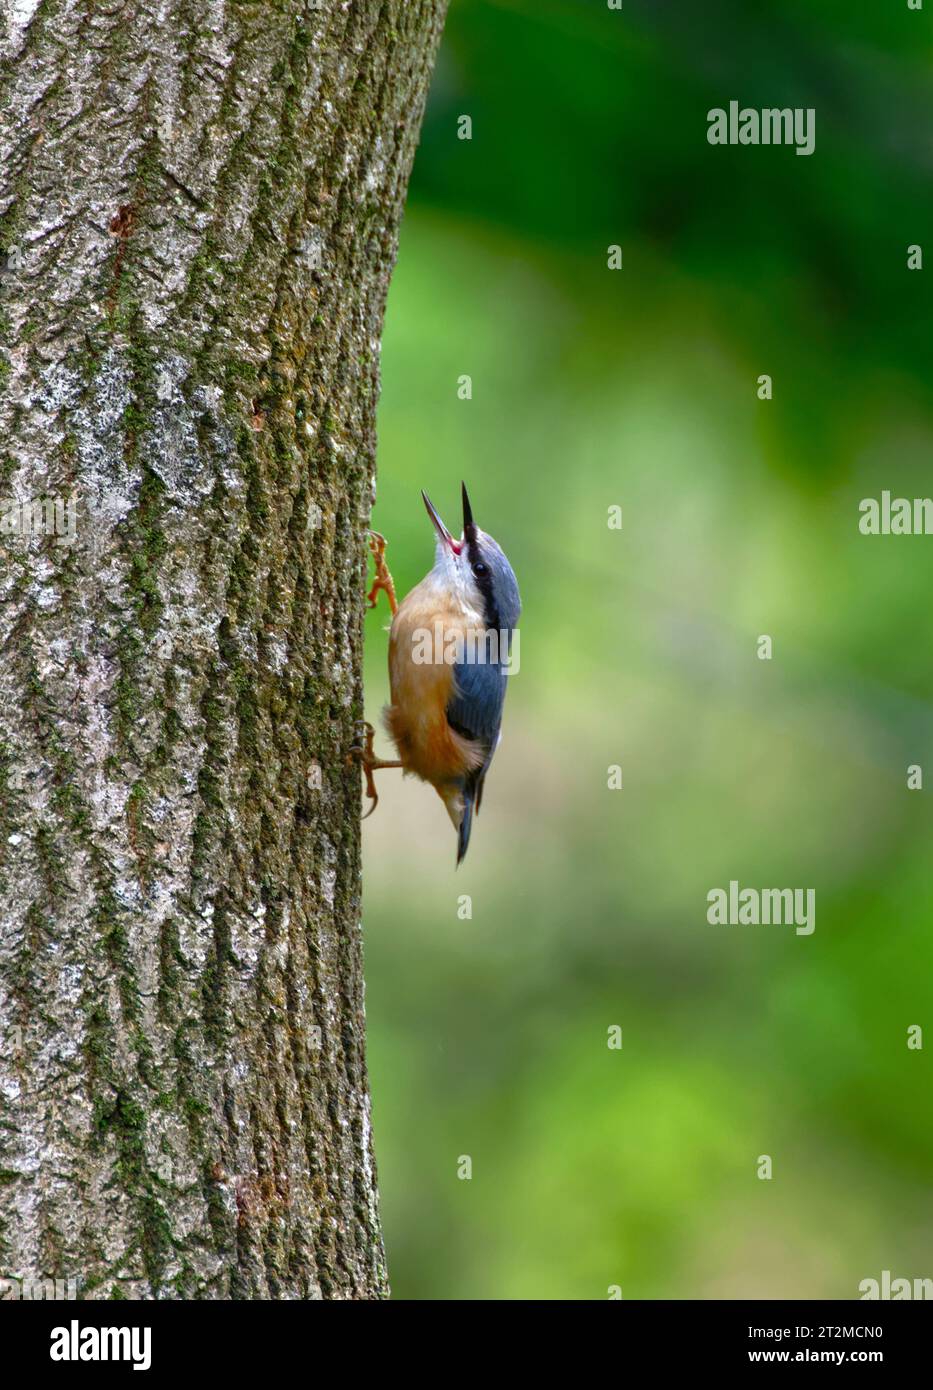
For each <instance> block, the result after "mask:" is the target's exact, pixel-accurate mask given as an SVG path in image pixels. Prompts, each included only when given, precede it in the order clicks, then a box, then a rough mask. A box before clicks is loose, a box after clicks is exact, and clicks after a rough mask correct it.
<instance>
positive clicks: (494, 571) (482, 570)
mask: <svg viewBox="0 0 933 1390" xmlns="http://www.w3.org/2000/svg"><path fill="white" fill-rule="evenodd" d="M462 487H463V534H462V535H461V537H460V539H459V540H455V539H454V537H453V536H452V535H451V534H450V532H449V531H448V529H447V527H446V526H445V525H444V523H443V521H441V519H440V517H439V515H438V513H437V510H436V508H435V507H434V505H433V503H432V502H431V499H430V498H429V497H428V495H427V493H425V492H422V494H421V496H422V497H423V498H424V505H425V506H426V507H427V509H428V516H429V517H430V518H431V521H432V522H433V524H434V529H435V531H436V532H437V562H436V565H435V571H436V572H437V571H439V572H440V575H441V577H442V579H443V581H444V582H445V583H446V584H447V585H449V587H450V588H452V589H454V590H455V591H456V592H457V593H458V594H459V596H460V597H461V598H462V599H464V600H465V602H467V603H468V604H469V605H470V607H471V608H474V609H475V610H476V611H477V612H478V613H482V614H483V617H484V620H485V623H486V626H487V628H492V629H495V630H496V631H500V630H508V631H510V630H511V629H512V628H513V627H515V626H516V625H517V623H518V619H519V614H520V613H521V608H522V605H521V599H520V598H519V595H518V582H517V581H516V578H515V575H514V573H513V571H512V566H511V565H510V564H509V562H508V560H507V559H506V558H505V554H504V552H503V550H502V548H501V546H500V545H499V544H498V543H497V542H496V541H494V540H493V538H492V536H490V535H487V533H486V532H485V531H481V530H480V528H479V527H478V526H477V525H476V523H475V521H474V520H473V508H472V507H471V506H470V499H469V496H468V495H467V490H466V483H464V484H462Z"/></svg>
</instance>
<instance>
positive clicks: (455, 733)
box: [354, 485, 521, 864]
mask: <svg viewBox="0 0 933 1390" xmlns="http://www.w3.org/2000/svg"><path fill="white" fill-rule="evenodd" d="M421 495H422V497H423V498H424V505H425V506H426V507H427V509H428V516H429V517H430V518H431V521H432V522H433V524H434V529H435V531H436V532H437V547H436V556H435V561H434V568H433V569H432V570H431V572H430V573H429V574H427V575H425V577H424V579H422V581H421V583H420V584H418V585H416V586H415V588H414V589H412V591H411V593H410V594H409V595H408V597H407V598H405V599H404V600H403V601H402V603H401V605H398V604H396V601H395V588H394V585H393V583H392V577H391V575H390V574H389V572H388V570H387V569H386V565H385V560H384V558H383V556H384V552H385V541H384V540H383V538H382V537H381V536H379V535H378V534H377V533H375V532H373V533H372V536H371V541H370V548H371V550H372V552H373V555H374V556H375V560H376V581H375V583H374V584H373V587H372V590H371V592H370V594H369V601H370V606H371V607H374V606H375V602H376V595H377V594H378V592H379V590H380V589H384V590H385V591H386V593H387V595H388V598H389V604H390V606H391V608H392V613H393V618H392V627H391V630H390V634H389V686H390V690H391V696H392V703H391V704H390V705H388V706H387V708H386V709H385V711H384V719H385V723H386V728H387V729H388V731H389V734H390V736H391V738H392V741H393V743H394V744H395V747H396V749H397V750H398V760H397V761H392V762H386V761H383V760H382V759H380V758H377V757H376V756H375V754H374V753H373V730H372V727H371V726H370V725H366V726H365V728H366V741H365V745H364V746H362V747H360V748H357V749H355V750H354V751H355V752H356V753H357V754H358V756H359V757H360V761H361V762H362V765H363V769H364V771H365V773H366V790H367V795H368V796H369V797H370V798H371V799H372V802H373V805H372V806H371V807H370V811H369V812H367V814H370V813H371V812H372V811H373V810H375V805H376V801H377V796H376V787H375V782H374V780H373V771H374V770H375V769H376V768H381V767H400V768H402V769H403V771H404V772H413V773H414V774H415V776H416V777H420V778H421V779H422V781H424V782H430V784H431V786H432V787H434V789H435V790H436V792H437V793H438V795H439V796H440V798H441V800H442V801H443V803H444V805H445V806H446V807H447V814H448V815H449V816H450V819H451V820H452V822H453V824H454V829H455V830H456V831H457V863H458V864H459V863H460V862H461V860H462V859H463V856H464V855H465V854H466V852H467V846H468V845H469V843H470V830H471V829H472V824H473V813H474V811H478V810H479V808H480V802H481V801H482V798H483V783H484V782H485V780H486V773H487V772H488V771H489V764H490V763H491V762H492V758H493V754H494V753H495V751H496V747H497V745H498V743H499V736H500V730H501V726H502V707H503V704H504V702H505V687H506V681H507V680H508V667H509V661H510V654H511V649H512V635H513V632H514V630H515V628H516V626H517V624H518V618H519V614H520V612H521V600H520V599H519V595H518V584H517V583H516V580H515V575H514V574H513V572H512V566H511V565H510V564H509V562H508V560H507V559H506V558H505V555H504V554H503V552H502V550H501V548H500V547H499V545H497V543H496V542H495V541H494V540H493V538H492V536H489V535H487V534H486V532H485V531H481V530H480V528H479V527H478V526H477V525H476V523H475V522H474V520H473V511H472V508H471V506H470V499H469V497H468V496H467V490H466V485H464V487H463V534H462V536H461V537H460V539H459V540H455V539H454V537H453V536H452V535H451V534H450V532H449V531H448V530H447V527H446V526H445V525H444V523H443V521H441V519H440V517H439V516H438V514H437V511H436V510H435V508H434V506H433V505H432V503H431V501H430V500H429V498H428V497H427V496H426V495H425V494H424V493H422V494H421Z"/></svg>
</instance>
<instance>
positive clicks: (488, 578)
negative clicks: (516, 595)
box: [467, 539, 500, 631]
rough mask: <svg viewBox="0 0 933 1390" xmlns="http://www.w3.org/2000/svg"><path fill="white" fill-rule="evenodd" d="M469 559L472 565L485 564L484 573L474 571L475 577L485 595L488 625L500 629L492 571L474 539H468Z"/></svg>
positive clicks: (485, 611) (477, 585)
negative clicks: (493, 590)
mask: <svg viewBox="0 0 933 1390" xmlns="http://www.w3.org/2000/svg"><path fill="white" fill-rule="evenodd" d="M467 559H468V560H469V562H470V564H471V566H472V565H483V566H485V572H484V573H482V574H475V573H474V576H473V577H474V579H475V580H476V587H477V588H478V589H479V591H480V593H481V594H482V596H483V609H484V613H483V616H484V617H485V619H486V626H487V627H490V628H493V629H494V630H495V631H498V630H499V626H500V624H499V610H498V608H497V607H496V601H495V599H494V597H493V592H492V571H491V569H490V568H489V566H488V565H487V564H486V561H485V560H484V559H483V557H482V555H481V553H480V548H479V546H478V545H477V543H476V541H474V540H472V539H471V540H468V541H467Z"/></svg>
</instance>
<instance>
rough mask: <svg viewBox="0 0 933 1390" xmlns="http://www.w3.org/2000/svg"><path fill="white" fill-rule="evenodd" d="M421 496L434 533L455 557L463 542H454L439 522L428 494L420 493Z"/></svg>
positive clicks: (441, 522)
mask: <svg viewBox="0 0 933 1390" xmlns="http://www.w3.org/2000/svg"><path fill="white" fill-rule="evenodd" d="M421 496H422V497H423V498H424V505H425V506H426V507H427V509H428V516H429V517H430V518H431V520H432V521H433V523H434V529H435V531H436V532H437V534H438V535H439V536H440V538H441V540H442V541H443V542H444V543H445V545H449V546H450V548H451V550H452V551H453V553H454V554H455V555H459V554H460V552H461V550H462V549H463V542H462V541H455V540H454V538H453V536H452V535H451V534H450V532H449V531H448V530H447V527H446V526H445V525H444V523H443V521H441V519H440V517H439V516H438V514H437V510H436V508H435V506H434V503H433V502H432V501H431V499H430V497H429V496H428V494H427V493H426V492H422V494H421Z"/></svg>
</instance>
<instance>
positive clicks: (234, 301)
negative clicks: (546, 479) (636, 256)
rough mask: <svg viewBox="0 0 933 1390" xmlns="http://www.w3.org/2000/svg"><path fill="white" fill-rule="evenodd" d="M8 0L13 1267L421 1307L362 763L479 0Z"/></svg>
mask: <svg viewBox="0 0 933 1390" xmlns="http://www.w3.org/2000/svg"><path fill="white" fill-rule="evenodd" d="M0 4H2V7H3V18H2V19H0V53H2V55H3V63H2V68H0V171H2V173H0V177H2V184H0V248H2V250H3V252H4V253H5V254H4V255H3V256H2V258H0V333H2V338H0V346H2V362H0V371H2V374H3V378H4V380H3V396H2V404H0V653H2V654H0V912H2V929H0V1275H2V1276H5V1277H6V1278H7V1279H8V1280H26V1281H29V1280H36V1279H60V1280H65V1281H67V1280H75V1281H76V1283H77V1291H78V1297H79V1298H111V1297H125V1298H136V1299H138V1298H316V1297H324V1298H343V1297H362V1298H366V1297H379V1296H384V1295H385V1294H386V1292H387V1283H386V1272H385V1261H384V1256H383V1250H382V1243H381V1237H380V1231H379V1218H378V1209H377V1193H376V1179H375V1169H374V1163H373V1147H372V1137H371V1132H370V1120H369V1116H370V1102H369V1091H368V1081H367V1074H366V1063H365V1053H364V1016H363V978H362V968H361V938H360V831H359V809H360V776H359V771H358V769H357V768H356V767H354V766H353V765H352V763H350V762H349V761H348V756H347V754H348V749H349V747H350V745H351V743H352V741H353V729H354V724H355V722H356V720H358V719H359V718H360V717H361V715H362V708H363V701H362V689H361V668H360V658H361V646H362V615H363V594H364V589H365V577H366V558H365V557H366V550H365V531H366V527H367V524H368V520H369V512H370V507H371V503H372V499H373V487H374V477H375V430H374V412H375V404H376V398H377V392H378V352H379V338H380V332H381V324H382V316H383V309H384V303H385V296H386V290H387V286H388V280H389V275H390V270H391V267H392V264H393V262H394V257H395V249H396V240H397V231H398V223H399V218H400V214H401V208H402V203H403V198H404V193H405V189H406V184H407V180H408V174H409V170H410V166H411V162H412V157H413V153H414V148H415V144H416V141H417V133H418V128H419V124H420V119H421V115H422V110H423V106H424V101H425V96H426V91H427V85H428V80H429V74H430V70H431V66H432V62H433V58H434V53H435V49H436V45H437V43H438V40H439V37H440V31H441V27H442V23H443V17H444V11H445V8H446V0H317V3H315V2H314V0H261V2H260V0H124V3H121V2H120V0H114V3H113V4H108V5H103V4H100V3H97V2H96V0H0ZM23 502H27V503H30V504H32V503H38V504H39V505H38V506H35V507H33V506H29V507H27V508H25V509H24V508H23V507H22V506H21V505H20V504H21V503H23ZM56 504H57V509H56ZM72 508H73V510H72ZM72 521H73V522H74V525H73V526H72V524H71V523H72Z"/></svg>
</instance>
